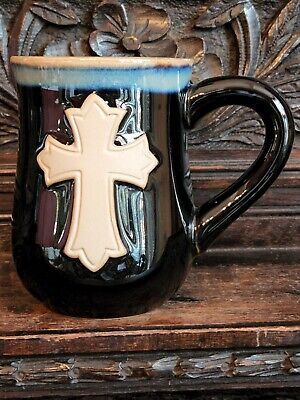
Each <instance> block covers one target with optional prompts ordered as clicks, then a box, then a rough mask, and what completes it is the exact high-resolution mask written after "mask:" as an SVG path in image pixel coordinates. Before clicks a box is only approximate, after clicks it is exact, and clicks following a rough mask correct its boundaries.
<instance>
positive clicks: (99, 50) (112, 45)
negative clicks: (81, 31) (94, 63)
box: [89, 31, 126, 57]
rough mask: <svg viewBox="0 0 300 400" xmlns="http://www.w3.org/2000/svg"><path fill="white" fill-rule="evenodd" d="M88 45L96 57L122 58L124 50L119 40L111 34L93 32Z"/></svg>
mask: <svg viewBox="0 0 300 400" xmlns="http://www.w3.org/2000/svg"><path fill="white" fill-rule="evenodd" d="M89 43H90V46H91V48H92V50H93V51H94V52H95V53H96V54H97V55H98V56H107V57H110V56H114V57H116V56H119V57H120V56H124V55H126V54H125V50H124V49H123V47H122V45H121V44H120V41H119V38H118V37H117V36H115V35H114V34H113V33H103V32H101V31H94V32H92V33H91V35H90V38H89Z"/></svg>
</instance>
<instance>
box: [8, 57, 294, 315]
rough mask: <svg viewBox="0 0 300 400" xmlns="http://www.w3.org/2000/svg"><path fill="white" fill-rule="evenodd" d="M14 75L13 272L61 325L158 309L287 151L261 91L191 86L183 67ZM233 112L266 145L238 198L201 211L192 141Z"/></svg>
mask: <svg viewBox="0 0 300 400" xmlns="http://www.w3.org/2000/svg"><path fill="white" fill-rule="evenodd" d="M11 65H12V70H13V74H14V78H15V82H16V83H17V86H18V93H19V102H20V121H21V127H20V135H19V153H18V166H17V175H16V188H15V202H14V211H13V219H12V241H13V255H14V260H15V264H16V267H17V270H18V273H19V275H20V277H21V279H22V281H23V282H24V284H25V286H26V287H27V288H28V289H29V291H30V292H31V293H33V294H34V295H35V296H36V297H37V298H38V299H40V300H41V301H43V302H44V303H45V304H47V305H48V306H49V307H51V308H52V309H54V310H57V311H59V312H61V313H64V314H68V315H75V316H90V317H120V316H127V315H133V314H138V313H142V312H145V311H148V310H150V309H152V308H153V307H155V306H158V305H160V304H161V303H162V302H163V301H164V300H166V299H168V298H169V297H170V296H171V295H173V294H174V292H175V291H176V290H177V289H178V287H179V286H180V285H181V283H182V282H183V280H184V278H185V276H186V273H187V269H188V266H189V265H190V264H191V261H192V258H193V257H194V256H195V255H198V254H199V253H201V252H202V251H204V250H205V249H206V248H207V247H208V245H209V244H210V243H211V242H212V241H213V240H214V239H215V238H216V237H217V235H218V234H219V233H221V232H222V231H223V230H224V229H225V228H226V227H227V226H228V225H229V224H230V223H231V222H232V221H234V220H235V219H236V218H237V217H238V216H239V215H240V214H241V213H243V212H244V211H245V210H246V209H247V208H248V207H249V206H250V205H251V204H253V203H254V202H255V201H256V200H257V199H258V198H259V197H260V196H261V195H262V194H263V193H264V192H265V190H266V189H267V188H268V187H269V186H270V185H271V184H272V182H273V181H274V180H275V179H276V177H277V176H278V174H279V173H280V171H281V170H282V169H283V167H284V165H285V163H286V161H287V158H288V155H289V153H290V150H291V146H292V141H293V131H294V127H293V119H292V116H291V112H290V110H289V108H288V106H287V104H286V103H285V101H284V100H283V99H282V97H281V96H280V95H279V94H278V93H277V92H276V91H275V90H274V89H272V88H270V87H269V86H268V85H266V84H265V83H262V82H258V81H257V80H255V79H250V78H241V77H228V78H217V79H210V80H207V81H204V82H202V83H200V84H197V85H191V84H190V79H191V74H192V63H191V60H189V59H171V58H130V57H128V58H127V57H125V58H115V57H112V58H105V57H85V58H80V57H25V56H24V57H21V56H20V57H19V56H15V57H12V59H11ZM228 105H240V106H247V107H250V108H252V109H253V110H255V111H256V112H257V113H258V114H259V115H260V117H261V118H262V120H263V122H264V125H265V129H266V135H265V142H264V145H263V147H262V150H261V152H260V154H259V156H258V158H257V159H256V161H255V162H254V163H253V164H252V166H251V167H250V168H249V169H248V170H247V171H246V172H245V173H244V174H243V175H242V176H241V177H240V178H239V179H238V180H237V181H236V182H235V183H234V184H233V185H231V186H230V187H229V188H227V189H226V190H224V191H223V192H222V193H221V194H219V195H217V196H216V197H215V198H213V199H211V200H210V201H208V202H207V203H205V204H203V205H202V206H201V207H200V208H197V207H195V206H194V203H193V199H192V191H191V180H190V173H189V164H188V157H187V138H186V132H187V131H188V130H189V129H190V128H192V127H193V126H194V125H195V123H196V122H197V121H198V120H199V119H200V118H201V117H203V116H205V115H206V114H208V113H209V112H211V111H213V110H215V109H216V108H218V107H221V106H228Z"/></svg>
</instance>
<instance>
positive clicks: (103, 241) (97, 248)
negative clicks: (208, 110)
mask: <svg viewBox="0 0 300 400" xmlns="http://www.w3.org/2000/svg"><path fill="white" fill-rule="evenodd" d="M65 113H66V116H67V118H68V120H69V123H70V125H71V128H72V131H73V136H74V142H73V143H72V144H71V145H64V144H62V143H61V142H59V141H57V140H56V139H54V138H53V137H52V136H50V135H48V136H47V138H46V140H45V145H44V148H43V150H42V151H41V152H40V153H39V154H38V156H37V161H38V164H39V166H40V167H41V169H42V170H43V172H44V177H45V182H46V185H47V186H50V185H53V184H55V183H59V182H62V181H65V180H71V179H72V180H74V203H73V210H72V218H71V226H70V231H69V235H68V238H67V241H66V245H65V247H64V253H65V254H66V255H67V256H69V257H71V258H79V260H80V261H81V263H82V264H83V265H84V266H85V267H87V268H88V269H89V270H91V271H94V272H95V271H98V270H99V269H100V268H102V267H103V266H104V264H105V263H106V262H107V260H108V259H109V257H121V256H124V255H126V254H127V249H126V247H125V246H124V244H123V242H122V240H121V237H120V234H119V229H118V224H117V220H116V208H115V193H114V182H115V181H120V182H126V183H129V184H133V185H136V186H138V187H140V188H142V189H144V188H145V187H146V185H147V182H148V177H149V174H150V172H151V171H152V170H153V169H154V168H155V167H156V166H157V164H158V161H157V159H156V158H155V157H154V155H153V154H152V153H151V151H150V150H149V144H148V140H147V136H146V135H145V134H143V135H142V136H140V137H139V138H137V139H136V140H135V141H133V142H132V143H130V144H127V145H125V146H116V145H115V144H114V141H115V137H116V134H117V131H118V128H119V125H120V123H121V121H122V119H123V118H124V116H125V114H126V111H125V110H122V109H119V108H112V107H109V106H108V105H107V104H106V103H105V101H104V100H103V99H101V98H100V97H99V96H98V95H96V94H91V95H89V96H88V97H87V99H86V100H85V101H84V103H83V105H82V107H81V108H69V109H67V110H66V111H65Z"/></svg>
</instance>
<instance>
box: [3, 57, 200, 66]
mask: <svg viewBox="0 0 300 400" xmlns="http://www.w3.org/2000/svg"><path fill="white" fill-rule="evenodd" d="M10 62H11V64H12V65H13V66H24V67H30V68H38V69H47V68H63V69H64V68H105V69H142V68H184V67H190V68H191V67H192V66H193V60H192V59H190V58H172V57H97V56H90V57H72V56H12V57H11V58H10Z"/></svg>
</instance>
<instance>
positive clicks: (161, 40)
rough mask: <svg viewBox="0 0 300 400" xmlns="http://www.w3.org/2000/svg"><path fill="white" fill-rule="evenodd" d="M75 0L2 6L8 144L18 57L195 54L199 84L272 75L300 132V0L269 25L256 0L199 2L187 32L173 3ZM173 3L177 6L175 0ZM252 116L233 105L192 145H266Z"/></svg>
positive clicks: (1, 115)
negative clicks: (11, 63)
mask: <svg viewBox="0 0 300 400" xmlns="http://www.w3.org/2000/svg"><path fill="white" fill-rule="evenodd" d="M74 3H75V1H72V4H71V3H70V4H69V3H68V2H65V1H62V0H50V1H46V0H35V1H34V0H25V1H24V2H23V4H22V7H21V9H20V11H19V12H18V13H17V16H16V17H14V18H13V19H12V16H8V15H7V14H6V13H5V11H4V10H1V8H0V44H1V46H0V50H1V54H0V60H1V65H0V124H1V125H0V126H1V131H0V146H1V148H2V149H7V148H8V147H14V146H15V144H14V143H15V142H16V141H17V129H18V125H19V121H18V112H17V98H16V93H15V90H14V87H13V85H12V84H11V83H10V81H11V79H10V77H9V69H8V59H9V56H10V55H13V54H19V55H30V54H44V55H70V56H72V55H73V56H79V55H80V56H85V55H98V56H137V57H143V56H147V57H149V56H151V57H152V56H155V57H160V56H168V57H189V58H193V59H194V73H193V81H194V82H197V81H200V80H203V79H206V78H209V77H212V76H220V75H229V74H230V75H232V74H239V75H246V76H247V75H248V76H256V77H258V78H261V79H264V80H267V81H268V82H269V83H270V84H271V85H273V86H274V87H276V88H277V89H278V90H280V91H281V92H282V93H283V94H284V95H285V96H286V98H287V100H288V101H289V104H290V106H291V108H292V110H293V113H294V117H295V121H296V125H297V128H298V131H299V130H300V101H299V96H300V94H299V93H300V90H299V89H300V68H299V67H300V55H299V47H300V46H299V42H300V28H299V14H300V0H289V1H287V2H283V4H284V5H283V7H282V8H281V9H280V10H278V12H277V15H275V17H273V19H272V20H271V21H268V22H267V24H265V27H263V28H262V27H261V25H262V23H261V22H260V20H261V18H260V15H259V14H258V12H259V11H260V10H259V9H258V7H255V5H254V1H250V0H234V1H228V0H222V1H217V0H212V1H209V2H205V3H204V5H202V6H201V7H199V3H198V2H196V1H195V5H194V11H195V14H194V15H196V18H194V16H193V17H191V19H190V20H189V23H188V24H187V25H189V26H186V27H185V28H184V29H182V27H181V28H180V29H179V27H178V26H177V25H179V24H178V21H176V19H175V17H174V16H173V13H174V11H173V10H172V8H171V9H168V11H166V10H165V9H163V8H162V7H163V6H165V4H166V2H161V5H160V7H161V8H159V6H156V7H153V6H150V5H146V4H137V3H138V2H137V1H134V2H129V1H128V2H123V1H119V0H104V1H101V0H96V1H95V2H94V6H93V9H92V10H91V9H87V7H84V6H83V7H84V9H82V7H81V8H80V4H79V3H78V6H74ZM156 3H157V2H156ZM158 3H159V2H158ZM171 3H172V4H173V5H172V7H173V8H175V5H174V4H175V3H176V2H171ZM179 3H180V2H178V4H179ZM12 22H13V23H12ZM9 28H10V29H9ZM221 31H226V35H225V40H226V43H225V42H224V43H221V44H220V45H219V46H215V47H214V46H212V45H211V44H210V43H209V40H208V36H209V35H212V36H213V35H214V34H215V33H214V32H216V33H217V34H218V33H219V32H221ZM224 48H225V49H226V50H225V51H224V50H223V49H224ZM229 53H232V55H233V57H229ZM228 59H230V62H229V63H228ZM253 118H255V114H253V113H252V112H250V111H245V110H244V109H243V110H241V109H239V108H237V107H235V108H233V107H227V108H225V109H222V110H220V111H217V112H215V113H213V114H211V115H210V116H208V117H207V118H206V119H205V120H203V121H202V123H201V124H200V125H199V126H197V128H196V129H195V130H194V131H193V132H191V134H190V143H191V144H193V145H196V146H202V145H203V146H205V147H210V146H212V147H218V146H224V145H226V144H229V145H230V146H231V147H232V146H233V147H234V146H245V145H246V146H252V147H253V146H256V145H260V144H261V142H262V140H263V130H262V129H261V122H260V121H259V120H255V119H254V120H253Z"/></svg>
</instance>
